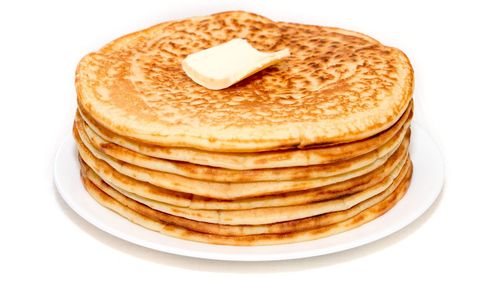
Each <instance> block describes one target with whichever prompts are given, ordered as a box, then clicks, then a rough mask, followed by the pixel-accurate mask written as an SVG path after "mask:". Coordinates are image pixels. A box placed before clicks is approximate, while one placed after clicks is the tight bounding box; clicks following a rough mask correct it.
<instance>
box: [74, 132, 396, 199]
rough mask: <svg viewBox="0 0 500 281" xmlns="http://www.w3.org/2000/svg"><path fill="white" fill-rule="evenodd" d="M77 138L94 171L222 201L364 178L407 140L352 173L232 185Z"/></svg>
mask: <svg viewBox="0 0 500 281" xmlns="http://www.w3.org/2000/svg"><path fill="white" fill-rule="evenodd" d="M74 135H75V140H76V141H77V148H78V150H79V152H80V156H81V157H82V158H83V160H84V161H85V162H86V163H87V164H89V165H90V166H91V167H93V169H94V170H97V169H99V168H98V167H97V166H102V162H101V161H97V160H103V161H104V162H105V163H106V164H107V165H110V166H111V167H112V168H113V169H114V170H116V171H117V172H119V173H120V174H124V175H126V176H128V177H130V178H133V179H135V180H138V181H142V182H148V183H151V184H153V185H156V186H159V187H162V188H165V189H169V190H173V191H178V192H183V193H191V194H195V195H199V196H204V197H209V198H215V199H222V200H234V199H241V198H249V197H255V196H262V195H271V194H277V193H284V192H293V191H299V190H307V189H312V188H317V187H322V186H327V185H332V184H335V183H338V182H342V181H345V180H349V179H352V178H355V177H358V176H361V175H364V174H366V173H369V172H371V171H373V170H375V169H376V168H378V167H380V166H381V165H383V164H384V163H385V162H386V161H387V159H388V158H389V157H390V156H391V155H392V154H393V153H394V152H395V151H396V150H397V148H398V147H399V145H400V143H401V142H402V141H403V140H404V137H405V135H401V136H400V137H399V138H398V139H396V140H395V141H394V143H389V144H388V145H389V147H388V148H387V149H388V151H390V152H389V153H385V154H384V156H383V157H381V158H379V159H377V160H376V161H375V162H373V163H372V164H369V165H367V166H365V167H362V168H359V169H356V170H353V171H349V172H347V173H344V174H339V175H335V176H331V177H326V178H318V179H309V180H296V181H260V182H241V183H239V182H236V183H231V182H211V181H200V180H194V179H189V178H185V177H181V176H177V175H172V174H168V173H163V172H158V171H153V170H150V169H145V168H141V167H138V166H134V165H130V164H127V163H124V162H118V161H115V160H113V159H112V158H111V157H109V156H106V155H103V154H100V153H98V152H96V151H91V150H89V148H90V149H92V148H91V147H86V146H85V144H84V143H83V142H82V140H81V139H80V137H79V135H78V133H77V132H75V133H74Z"/></svg>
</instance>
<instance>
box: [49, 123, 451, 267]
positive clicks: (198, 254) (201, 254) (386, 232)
mask: <svg viewBox="0 0 500 281" xmlns="http://www.w3.org/2000/svg"><path fill="white" fill-rule="evenodd" d="M414 129H416V131H418V134H419V135H420V134H422V135H423V136H425V137H426V138H427V139H428V141H430V144H431V145H432V149H433V150H434V152H437V155H435V156H436V158H437V159H439V161H438V163H436V166H438V167H439V171H438V174H439V178H438V179H437V180H436V184H435V185H436V188H435V189H434V190H433V191H434V192H432V194H430V195H431V196H428V197H427V200H426V201H425V202H422V203H421V204H419V205H418V208H416V209H414V210H412V212H411V216H407V217H406V218H405V220H400V221H397V222H396V223H393V224H391V225H390V227H386V228H384V229H380V230H378V231H377V232H376V233H374V234H373V235H368V236H366V237H363V238H361V239H359V238H358V239H355V240H353V241H350V242H349V243H344V244H340V245H334V246H332V247H325V248H321V249H308V247H304V250H302V251H296V252H292V253H273V251H272V250H270V251H268V252H269V253H266V254H265V255H263V254H248V253H245V252H240V253H230V254H228V253H224V252H217V251H200V250H193V249H185V248H182V249H181V248H178V247H172V246H167V245H164V244H161V245H160V244H157V243H154V242H150V241H146V240H145V239H140V238H138V237H135V236H134V235H130V234H127V233H124V232H123V231H120V230H117V229H115V228H113V227H111V226H109V225H108V224H106V222H105V221H103V220H102V219H99V218H96V217H94V216H92V215H91V214H90V213H89V210H87V209H85V208H84V207H83V206H82V204H79V203H78V202H76V201H75V200H73V198H72V197H71V196H69V193H70V192H69V191H68V190H67V189H68V188H66V189H65V187H63V184H62V183H61V178H60V175H59V174H60V173H58V171H60V168H59V166H60V165H61V164H62V163H61V160H62V158H63V157H62V156H63V153H65V150H68V146H70V147H71V148H70V149H71V151H72V153H76V147H75V143H74V140H73V138H72V135H71V134H68V135H67V136H66V137H65V138H64V139H63V141H62V142H61V144H60V145H59V147H58V149H57V152H56V155H55V158H54V159H55V160H54V171H53V177H54V183H55V186H56V189H57V191H58V193H59V194H60V195H61V197H62V198H63V200H64V201H65V203H66V204H67V205H68V206H69V207H70V208H71V209H72V210H73V211H74V212H75V213H76V214H78V215H79V216H80V217H82V218H83V219H84V220H85V221H86V222H87V223H89V224H91V225H93V226H94V227H96V228H98V229H100V230H101V231H104V232H106V233H108V234H110V235H112V236H113V237H116V238H119V239H121V240H124V241H127V242H129V243H133V244H136V245H139V246H142V247H145V248H149V249H152V250H156V251H159V252H165V253H169V254H174V255H180V256H186V257H192V258H201V259H209V260H223V261H278V260H292V259H301V258H309V257H315V256H321V255H326V254H331V253H337V252H343V251H346V250H349V249H353V248H357V247H360V246H363V245H366V244H369V243H371V242H375V241H377V240H380V239H382V238H385V237H388V236H390V235H392V234H394V233H396V232H398V231H399V230H401V229H403V228H405V227H407V226H408V225H410V224H411V223H413V222H414V221H415V220H416V219H418V218H419V217H421V216H422V215H423V214H424V213H425V212H426V211H427V210H428V209H429V208H430V207H431V206H432V205H433V203H434V202H435V201H436V199H437V198H438V197H439V195H440V194H441V192H442V190H443V186H444V179H445V167H444V166H445V164H444V158H443V154H442V151H441V150H440V149H439V146H438V145H437V143H436V141H435V140H434V139H433V138H432V136H431V135H430V134H429V132H428V131H427V130H425V129H424V128H423V126H422V125H420V124H418V123H417V122H415V121H414V122H412V133H414V132H413V130H414ZM412 135H413V134H412ZM412 139H413V138H412ZM412 143H413V142H412ZM78 181H79V184H80V185H81V187H82V189H83V185H82V184H81V182H80V178H79V177H78ZM413 181H414V179H412V183H413ZM89 196H90V195H89ZM405 197H406V195H405V196H403V198H402V199H404V198H405ZM93 202H94V203H95V205H96V206H97V207H98V208H103V209H106V210H107V211H110V210H108V209H107V208H106V207H104V206H102V205H100V204H99V203H98V202H96V201H93ZM399 203H400V202H398V204H399ZM398 204H396V206H397V205H398ZM396 206H395V207H396ZM391 211H392V209H391V210H389V212H391ZM110 212H112V211H110ZM389 212H388V213H389ZM115 215H116V217H117V218H119V219H122V220H126V219H125V218H123V217H121V216H119V215H117V214H115ZM384 215H385V214H384ZM384 215H382V216H381V217H379V218H376V219H375V220H373V221H377V220H380V219H381V218H383V216H384ZM127 222H128V223H130V224H132V225H135V224H133V223H132V222H129V221H127ZM368 223H370V222H368ZM361 227H363V226H360V227H358V228H361ZM358 228H355V229H358ZM355 229H353V230H355ZM353 230H349V231H347V232H345V233H349V232H350V231H353ZM144 231H151V232H154V231H152V230H149V229H146V228H144ZM334 236H335V235H333V236H328V237H325V238H320V239H318V240H323V239H328V238H331V237H334ZM166 237H168V238H170V239H175V240H180V241H185V240H182V239H179V238H174V237H170V236H166ZM312 241H317V240H312ZM189 242H192V243H197V244H201V245H203V246H210V247H211V248H228V247H229V248H233V247H236V248H261V247H265V248H267V249H272V248H273V247H276V246H280V247H286V246H287V245H293V247H296V246H297V245H301V244H306V243H308V242H311V241H304V242H298V243H292V244H283V245H269V246H224V245H211V244H205V243H200V242H194V241H189Z"/></svg>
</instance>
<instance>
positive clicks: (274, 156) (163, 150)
mask: <svg viewBox="0 0 500 281" xmlns="http://www.w3.org/2000/svg"><path fill="white" fill-rule="evenodd" d="M79 113H80V114H78V116H81V117H82V119H84V120H85V122H84V124H85V128H86V132H88V133H89V134H92V133H93V134H94V135H96V136H99V137H100V138H102V139H103V140H105V141H108V142H109V143H110V144H107V145H106V146H104V147H101V148H102V149H106V148H109V147H110V146H111V145H112V144H116V145H118V146H121V147H123V148H127V149H129V150H132V151H135V152H137V153H139V154H142V155H145V156H151V157H155V158H162V159H169V160H176V161H182V162H186V163H193V164H199V165H203V166H207V167H220V168H226V169H234V170H250V169H266V168H281V167H296V166H311V165H321V164H329V163H333V162H337V161H341V160H345V159H350V158H354V157H357V156H360V155H363V154H366V153H368V152H370V151H373V150H375V149H377V148H378V147H380V146H382V145H383V144H384V143H386V142H387V141H388V140H390V139H391V138H393V137H394V136H395V135H396V134H397V133H398V132H399V130H400V129H401V128H402V127H403V126H404V125H405V124H406V123H408V122H409V121H410V120H411V118H412V116H413V102H410V105H409V106H408V108H407V110H406V112H405V113H404V114H403V116H401V118H400V120H398V122H396V124H394V125H393V126H392V127H390V128H389V129H387V130H385V131H383V132H381V133H379V134H377V135H374V136H372V137H369V138H367V139H363V140H359V141H355V142H349V143H344V144H339V145H334V146H326V147H318V148H309V149H289V150H279V151H267V152H258V153H217V152H208V151H203V150H198V149H191V148H181V147H163V146H157V145H149V144H146V143H142V142H139V141H135V140H132V139H130V138H127V137H123V136H120V135H117V134H114V133H113V132H111V131H109V130H107V129H106V128H104V127H102V126H99V125H97V124H96V122H95V121H93V120H92V118H91V117H90V116H85V115H84V114H81V113H82V112H81V111H80V112H79ZM104 152H105V153H106V151H104Z"/></svg>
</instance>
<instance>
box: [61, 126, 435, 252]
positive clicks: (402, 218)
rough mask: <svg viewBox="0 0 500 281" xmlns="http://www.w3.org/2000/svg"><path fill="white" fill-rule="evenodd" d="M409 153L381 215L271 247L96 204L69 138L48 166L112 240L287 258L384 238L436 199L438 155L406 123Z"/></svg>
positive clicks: (76, 205) (74, 204) (68, 197)
mask: <svg viewBox="0 0 500 281" xmlns="http://www.w3.org/2000/svg"><path fill="white" fill-rule="evenodd" d="M411 138H412V140H411V146H410V153H411V158H412V161H413V164H414V173H413V178H412V182H411V185H410V188H409V190H408V192H407V193H406V195H405V196H404V197H403V198H402V199H401V201H400V202H399V203H397V204H396V206H394V208H392V209H391V210H390V211H389V212H387V213H386V214H384V215H383V216H381V217H379V218H377V219H375V220H373V221H371V222H369V223H367V224H364V225H362V226H361V227H358V228H355V229H353V230H350V231H347V232H344V233H340V234H337V235H333V236H330V237H326V238H322V239H318V240H314V241H307V242H300V243H295V244H286V245H276V246H252V247H241V246H240V247H238V246H219V245H210V244H203V243H198V242H191V241H185V240H181V239H177V238H172V237H168V236H165V235H162V234H159V233H157V232H154V231H150V230H148V229H145V228H143V227H141V226H138V225H135V224H133V223H131V222H129V221H128V220H126V219H124V218H122V217H121V216H119V215H117V214H115V213H113V212H112V211H110V210H108V209H106V208H105V207H102V206H101V205H99V204H98V203H97V202H96V201H94V199H93V198H92V197H90V195H89V194H88V193H87V192H86V191H85V189H84V187H83V185H82V183H81V182H80V175H79V163H78V159H77V152H76V147H75V143H74V141H73V139H72V138H71V137H70V136H68V137H67V139H66V140H65V141H64V142H63V143H62V144H61V147H60V148H59V150H58V152H57V155H56V160H55V167H54V176H55V183H56V186H57V189H58V190H59V193H60V194H61V196H62V197H63V198H64V200H65V201H66V202H67V203H68V205H69V206H70V207H71V208H73V210H74V211H75V212H76V213H78V214H79V215H80V216H82V217H83V218H84V219H86V220H87V221H88V222H90V223H91V224H93V225H95V226H96V227H98V228H100V229H101V230H103V231H106V232H108V233H109V234H112V235H114V236H116V237H118V238H121V239H123V240H126V241H129V242H131V243H135V244H138V245H141V246H144V247H147V248H151V249H155V250H158V251H162V252H167V253H171V254H177V255H183V256H190V257H196V258H204V259H215V260H231V261H269V260H287V259H297V258H306V257H312V256H319V255H324V254H329V253H335V252H339V251H344V250H347V249H351V248H354V247H358V246H361V245H364V244H367V243H370V242H373V241H375V240H378V239H381V238H383V237H385V236H388V235H390V234H392V233H394V232H396V231H398V230H400V229H402V228H403V227H405V226H407V225H408V224H410V223H411V222H412V221H414V220H415V219H417V218H418V217H419V216H420V215H422V214H423V213H424V212H425V210H427V209H428V208H429V207H430V206H431V205H432V203H433V202H434V201H435V200H436V198H437V197H438V195H439V193H440V192H441V188H442V186H443V180H444V169H443V168H444V167H443V161H442V158H441V154H440V152H439V149H438V148H437V146H436V144H435V143H434V142H433V141H432V139H431V138H430V136H429V135H428V134H427V133H426V132H425V131H424V129H422V127H420V126H418V125H417V126H416V125H415V124H414V125H412V136H411Z"/></svg>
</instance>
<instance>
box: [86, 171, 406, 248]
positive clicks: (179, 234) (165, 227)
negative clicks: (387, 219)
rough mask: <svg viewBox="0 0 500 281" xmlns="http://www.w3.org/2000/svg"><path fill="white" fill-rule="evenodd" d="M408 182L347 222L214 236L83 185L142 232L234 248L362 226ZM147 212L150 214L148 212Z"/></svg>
mask: <svg viewBox="0 0 500 281" xmlns="http://www.w3.org/2000/svg"><path fill="white" fill-rule="evenodd" d="M410 179H411V167H410V171H409V173H408V174H407V175H406V176H405V178H404V179H403V180H402V182H401V183H400V184H399V186H398V187H397V188H396V190H394V192H392V193H391V194H390V195H389V196H387V197H386V198H385V199H383V200H382V201H381V202H380V203H377V204H375V205H373V206H371V207H369V208H367V209H365V210H363V211H361V212H360V213H358V214H356V215H354V216H353V217H351V218H348V219H346V220H343V221H340V222H336V223H332V224H329V225H325V226H319V227H316V228H312V229H310V228H309V229H307V230H302V231H295V232H285V233H272V234H256V235H217V234H207V233H202V232H198V231H193V230H189V229H187V228H185V227H181V226H178V225H176V224H173V223H172V222H164V221H162V220H159V219H157V218H154V216H150V214H149V213H147V212H144V213H147V215H143V214H141V213H139V212H137V211H135V210H133V209H131V208H129V207H127V206H125V205H123V204H121V203H120V202H118V201H117V200H115V199H113V198H112V197H110V196H109V195H107V194H106V193H105V192H103V191H102V190H100V189H99V188H98V187H96V186H95V185H94V184H93V183H92V182H91V181H90V180H88V179H85V178H84V179H83V182H84V186H85V188H86V189H87V191H88V192H89V193H90V195H92V197H94V199H95V200H96V201H98V202H99V203H100V204H102V205H103V206H105V207H107V208H109V209H111V210H113V211H114V212H116V213H118V214H120V215H121V216H123V217H125V218H127V219H128V220H130V221H132V222H134V223H136V224H138V225H141V226H143V227H145V228H149V229H151V230H154V231H158V232H160V233H163V234H166V235H169V236H172V237H176V238H181V239H186V240H192V241H198V242H204V243H211V244H221V245H235V246H256V245H274V244H285V243H294V242H300V241H307V240H314V239H319V238H322V237H326V236H330V235H333V234H336V233H341V232H344V231H347V230H349V229H352V228H355V227H358V226H360V225H362V224H365V223H367V222H369V221H371V220H373V219H375V218H377V217H379V216H381V215H383V214H384V213H385V212H387V211H388V210H390V209H391V208H392V207H393V206H394V205H395V204H396V203H397V202H398V201H399V200H400V199H401V197H402V196H403V195H404V194H405V193H406V190H407V189H408V186H409V184H410ZM146 210H147V209H146ZM149 211H152V210H151V209H149ZM292 224H293V221H292Z"/></svg>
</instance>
